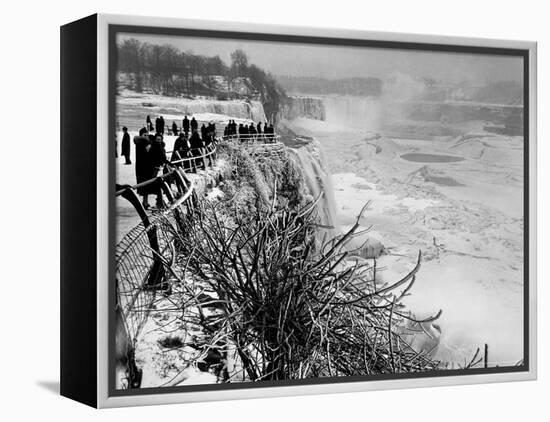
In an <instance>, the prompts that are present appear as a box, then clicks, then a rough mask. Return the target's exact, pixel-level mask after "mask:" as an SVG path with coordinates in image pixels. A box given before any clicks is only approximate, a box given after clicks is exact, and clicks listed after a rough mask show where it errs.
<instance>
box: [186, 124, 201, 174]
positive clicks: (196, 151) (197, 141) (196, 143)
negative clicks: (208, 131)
mask: <svg viewBox="0 0 550 422" xmlns="http://www.w3.org/2000/svg"><path fill="white" fill-rule="evenodd" d="M189 143H190V144H191V154H192V155H193V157H198V156H200V155H203V152H204V144H203V142H202V139H201V137H200V136H199V133H198V132H197V131H196V130H195V131H193V134H192V135H191V138H189ZM195 166H198V167H202V166H204V162H203V159H202V158H196V159H195ZM195 171H196V169H195Z"/></svg>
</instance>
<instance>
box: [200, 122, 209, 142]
mask: <svg viewBox="0 0 550 422" xmlns="http://www.w3.org/2000/svg"><path fill="white" fill-rule="evenodd" d="M207 133H208V129H206V126H205V125H204V124H203V125H202V126H201V139H202V141H203V142H204V141H205V140H206V135H207Z"/></svg>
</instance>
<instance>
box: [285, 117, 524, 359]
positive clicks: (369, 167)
mask: <svg viewBox="0 0 550 422" xmlns="http://www.w3.org/2000/svg"><path fill="white" fill-rule="evenodd" d="M289 125H290V126H291V127H292V129H293V130H295V131H296V132H298V133H301V134H304V135H309V136H312V137H314V138H315V139H317V140H318V141H319V142H320V144H321V148H322V151H323V153H324V157H325V161H326V163H327V167H328V171H329V173H330V174H331V178H332V184H333V186H334V196H335V202H336V214H337V219H338V223H339V224H340V225H341V227H342V228H343V229H345V228H346V227H349V226H351V224H353V222H354V221H355V218H356V216H357V215H358V213H359V210H360V209H361V208H362V206H363V205H364V204H365V203H366V202H367V201H369V200H370V201H372V205H371V207H370V209H369V211H368V212H367V213H366V215H365V216H364V220H365V221H364V222H363V224H364V226H365V227H366V226H370V225H372V226H373V229H372V231H371V232H370V234H369V235H370V236H371V237H372V238H374V239H377V240H379V241H381V242H382V243H383V245H384V246H385V248H386V254H385V255H383V256H382V257H381V258H380V259H379V262H378V266H379V268H381V269H382V270H383V271H382V273H381V274H382V275H383V277H384V278H385V280H387V281H392V280H397V279H398V278H399V277H400V276H402V275H403V274H405V273H406V272H407V271H408V270H410V269H411V268H412V267H413V266H414V262H415V260H416V257H417V254H418V251H419V250H421V251H422V254H423V260H422V267H421V270H420V272H419V274H418V278H417V282H416V284H415V287H414V289H413V291H412V295H411V296H410V297H408V298H407V305H408V306H409V307H410V309H412V310H413V311H414V312H415V313H416V314H417V315H419V316H424V315H425V316H427V315H431V314H433V313H435V312H437V311H438V310H439V309H441V310H442V311H443V314H442V316H441V318H440V320H439V321H438V328H440V329H441V334H439V333H437V335H439V336H440V338H439V347H438V348H437V351H436V355H435V356H436V357H437V358H439V359H441V360H443V361H445V362H448V363H449V366H450V367H457V366H459V365H461V364H462V365H464V363H465V361H466V360H468V361H469V360H470V358H471V357H472V356H473V354H474V353H475V351H476V349H477V348H478V347H480V348H481V349H482V350H483V346H484V344H487V345H488V348H489V354H488V356H489V365H490V366H496V365H498V366H510V365H515V364H516V363H517V362H518V361H520V360H521V359H522V356H523V200H522V194H523V188H522V186H523V176H522V160H523V153H522V138H521V137H504V136H495V135H491V134H478V135H471V136H461V137H458V138H442V139H438V140H433V139H432V140H422V139H390V138H387V137H383V136H380V135H378V134H375V133H366V132H365V131H361V130H350V129H349V126H346V128H343V127H340V126H338V125H337V124H335V123H334V122H324V121H314V120H309V119H304V118H300V119H296V120H294V121H292V122H289Z"/></svg>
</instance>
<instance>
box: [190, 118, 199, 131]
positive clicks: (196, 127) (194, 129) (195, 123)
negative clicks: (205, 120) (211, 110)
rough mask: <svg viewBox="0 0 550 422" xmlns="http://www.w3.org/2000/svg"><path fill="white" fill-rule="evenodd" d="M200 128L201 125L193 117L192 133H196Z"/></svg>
mask: <svg viewBox="0 0 550 422" xmlns="http://www.w3.org/2000/svg"><path fill="white" fill-rule="evenodd" d="M198 128H199V123H198V122H197V121H196V120H195V118H194V117H193V118H192V119H191V132H195V131H196V130H197V129H198Z"/></svg>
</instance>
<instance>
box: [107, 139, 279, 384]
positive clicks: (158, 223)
mask: <svg viewBox="0 0 550 422" xmlns="http://www.w3.org/2000/svg"><path fill="white" fill-rule="evenodd" d="M222 139H223V140H224V141H228V142H240V143H241V145H243V146H245V147H253V146H255V145H266V146H276V145H278V144H280V143H279V142H278V139H279V137H278V136H277V135H272V136H258V135H240V136H239V135H235V136H227V137H223V138H222ZM216 143H217V141H215V142H214V143H212V144H211V145H209V146H208V147H205V148H201V149H192V150H190V151H189V152H188V154H190V155H189V156H187V157H182V156H181V155H180V154H179V152H178V151H168V152H167V155H168V154H170V156H171V158H175V159H173V160H171V161H170V162H169V163H166V164H165V165H164V166H163V169H162V171H163V174H161V175H159V176H157V177H154V178H151V179H149V180H146V181H144V182H141V183H138V184H135V185H119V184H117V185H116V188H115V195H116V197H117V198H121V199H125V200H126V201H128V202H129V203H130V204H131V205H132V206H133V208H134V209H135V210H136V212H137V214H138V216H139V218H140V220H141V222H140V223H139V224H138V225H137V226H135V227H134V228H132V229H131V230H130V231H129V232H128V233H126V235H125V236H124V237H123V238H122V239H121V240H120V241H119V242H118V243H117V245H116V248H115V274H116V297H117V313H119V314H120V317H121V318H120V322H117V325H119V324H120V326H117V330H116V332H117V340H116V342H117V344H118V343H119V342H120V343H122V344H128V345H130V346H129V348H130V351H129V352H127V355H126V362H127V365H129V366H131V367H132V368H136V365H135V359H134V350H135V345H136V342H137V338H138V336H139V334H140V333H141V331H142V330H143V327H144V326H145V324H146V323H147V320H148V317H149V313H150V311H151V309H153V306H154V303H155V300H157V299H158V298H159V297H162V296H163V295H160V296H159V292H162V293H163V294H168V293H169V292H170V289H171V281H172V279H174V280H175V279H179V280H182V279H183V277H184V274H175V273H174V271H183V270H180V269H178V267H177V266H174V265H172V263H173V262H174V260H175V250H174V240H175V236H176V233H178V231H181V230H183V229H184V225H185V219H186V218H188V217H189V216H190V215H192V213H193V212H194V210H195V207H196V200H197V193H196V191H195V185H194V183H193V180H192V179H190V178H189V177H188V175H189V173H191V172H196V170H197V168H199V167H202V168H203V169H206V166H207V161H208V165H209V166H210V167H213V165H214V162H215V160H216V153H217V147H216ZM197 152H200V154H197ZM195 154H197V155H195ZM145 187H147V188H149V189H151V191H156V192H159V193H160V194H161V195H162V197H163V199H164V198H166V199H167V204H166V205H165V206H164V207H162V208H160V209H158V210H155V211H148V210H146V209H145V208H144V206H143V204H142V203H141V201H140V199H139V196H138V193H137V192H138V189H141V188H145ZM168 269H169V270H168ZM118 320H119V318H117V321H118ZM118 336H124V338H123V339H122V340H121V339H119V338H118ZM117 350H118V349H117ZM129 372H130V373H135V372H136V371H135V370H133V371H129ZM128 381H129V382H128V385H129V386H133V387H136V386H137V387H139V384H140V382H141V381H140V378H139V377H138V379H135V377H134V378H133V379H132V376H129V377H128Z"/></svg>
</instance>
